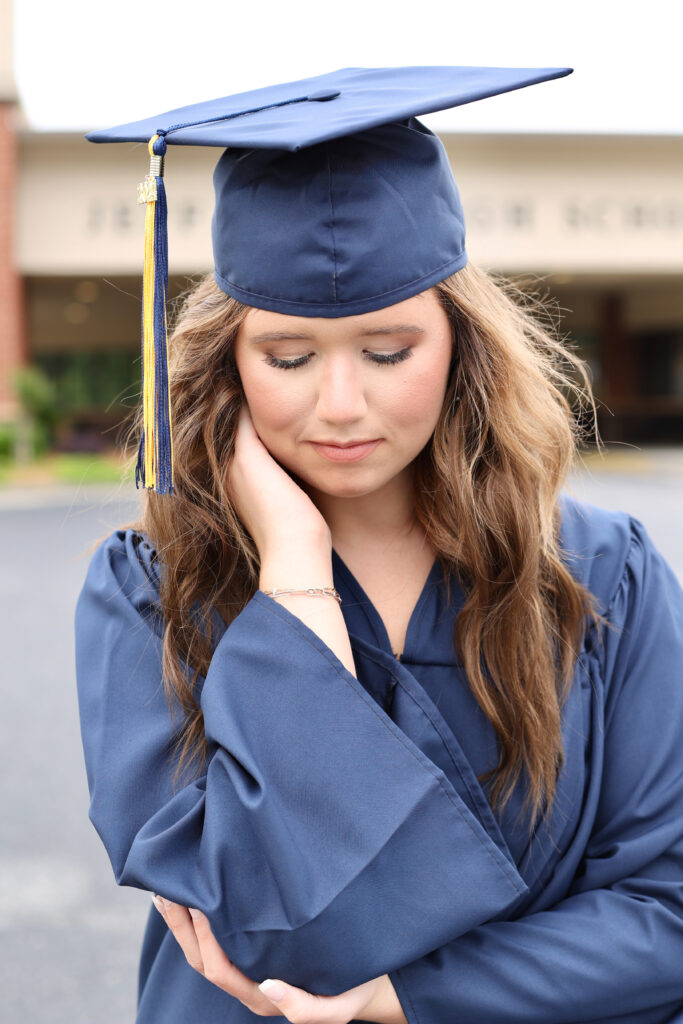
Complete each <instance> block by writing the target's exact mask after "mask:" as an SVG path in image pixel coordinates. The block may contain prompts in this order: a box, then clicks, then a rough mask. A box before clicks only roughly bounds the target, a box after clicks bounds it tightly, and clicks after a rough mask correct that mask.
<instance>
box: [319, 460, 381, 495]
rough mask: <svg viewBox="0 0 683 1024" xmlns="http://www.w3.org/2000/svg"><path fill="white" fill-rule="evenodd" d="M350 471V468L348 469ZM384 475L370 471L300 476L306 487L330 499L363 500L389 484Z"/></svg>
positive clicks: (346, 471)
mask: <svg viewBox="0 0 683 1024" xmlns="http://www.w3.org/2000/svg"><path fill="white" fill-rule="evenodd" d="M349 469H350V467H349ZM389 479H393V474H392V476H391V477H389V478H387V477H386V475H385V474H384V473H381V474H380V473H378V472H377V471H374V472H373V471H370V472H365V473H360V472H353V471H351V472H349V471H348V469H347V470H345V471H344V472H343V473H341V472H339V471H337V472H327V473H326V472H318V473H306V474H302V475H301V480H302V482H303V483H304V484H306V485H307V486H308V487H313V488H315V490H316V491H320V493H321V494H327V495H329V496H330V497H331V498H363V497H365V496H366V495H368V494H373V493H374V492H375V491H378V490H380V489H381V488H382V487H384V486H385V484H387V483H388V482H389Z"/></svg>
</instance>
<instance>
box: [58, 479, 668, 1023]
mask: <svg viewBox="0 0 683 1024" xmlns="http://www.w3.org/2000/svg"><path fill="white" fill-rule="evenodd" d="M560 507H561V511H562V526H561V538H560V539H561V544H562V548H563V550H564V555H563V557H565V558H566V561H567V564H568V566H569V568H570V570H571V572H572V573H573V574H574V576H575V577H576V578H578V579H580V580H581V581H582V582H584V583H585V584H586V585H587V586H588V587H589V589H590V590H591V591H592V592H593V593H595V594H596V596H597V597H598V600H599V605H600V610H601V611H602V612H603V613H604V614H606V615H607V616H608V617H609V619H610V621H612V622H613V623H614V624H615V626H616V627H617V629H616V630H614V631H613V630H607V631H605V630H600V634H599V635H598V634H597V633H596V631H595V630H594V629H590V630H589V631H588V632H587V635H586V638H585V641H584V644H583V647H582V650H581V652H580V654H579V657H578V658H577V661H576V665H575V675H574V679H573V683H572V689H571V693H570V696H569V698H568V701H567V703H566V704H565V706H564V709H563V740H564V748H565V755H566V757H565V765H564V768H563V771H562V773H561V775H560V778H559V781H558V791H557V796H556V799H555V802H554V804H553V808H552V810H551V813H549V814H548V813H545V814H543V813H542V814H540V815H539V818H538V820H537V821H536V822H535V825H534V829H533V835H532V838H531V839H529V828H528V826H529V822H528V818H526V817H523V818H521V820H517V816H518V814H519V812H520V808H521V806H522V803H523V800H524V779H523V778H522V779H521V780H520V783H519V785H518V787H517V789H516V790H515V792H514V794H513V797H512V799H511V800H510V801H509V803H508V804H507V806H506V808H505V811H504V813H503V814H502V815H501V816H500V817H499V818H496V817H495V816H494V814H493V812H492V810H491V807H490V804H489V802H488V800H487V797H486V793H485V790H484V788H483V787H482V785H481V784H480V783H479V782H478V781H477V776H478V775H480V774H481V773H483V772H485V771H487V770H489V769H490V768H492V767H493V766H494V765H495V763H496V760H497V756H498V748H497V739H496V736H495V733H494V730H493V728H492V727H491V725H490V723H489V722H488V720H487V719H486V717H485V716H484V715H483V713H482V712H481V710H480V708H479V707H478V705H477V704H476V701H475V700H474V699H473V697H472V695H471V693H470V690H469V687H468V683H467V680H466V677H465V675H464V671H463V667H462V665H461V664H459V663H458V661H457V659H456V657H455V655H454V652H453V646H452V640H451V634H452V627H453V622H454V619H455V616H456V615H457V612H458V610H459V608H460V607H461V606H462V604H463V601H464V595H463V592H462V590H461V589H460V587H459V585H458V584H457V581H455V580H452V586H453V591H452V595H451V602H450V605H449V604H448V603H447V601H446V594H445V588H444V585H443V579H442V572H441V569H440V567H439V564H438V562H436V563H435V564H434V566H433V567H432V570H431V573H430V575H429V577H428V579H427V581H426V583H425V586H424V589H423V591H422V593H421V595H420V598H419V600H418V602H417V604H416V607H415V609H414V611H413V614H412V617H411V619H410V622H409V625H408V629H407V635H406V640H405V647H404V652H403V655H402V657H401V659H400V660H397V659H396V658H395V657H394V656H393V654H392V651H391V647H390V644H389V639H388V636H387V633H386V630H385V628H384V626H383V623H382V621H381V619H380V617H379V615H378V613H377V611H376V609H375V608H374V607H373V605H372V604H371V602H370V601H369V599H368V598H367V595H366V594H365V593H364V592H363V590H362V589H361V587H360V585H359V584H358V582H357V581H356V580H355V578H354V577H353V575H352V574H351V572H350V571H349V569H348V568H347V567H346V566H345V565H344V563H343V562H342V560H341V559H340V558H339V556H338V555H337V553H336V552H333V575H334V583H335V586H336V587H337V589H338V590H339V592H340V594H341V596H342V601H343V603H342V605H341V608H342V612H343V614H344V618H345V621H346V624H347V627H348V630H349V636H350V639H351V645H352V649H353V654H354V660H355V665H356V669H357V677H358V678H356V677H354V676H353V675H352V674H351V673H350V672H349V671H348V670H347V669H346V668H345V667H344V666H343V665H342V664H341V662H340V661H339V660H338V658H337V657H336V655H335V654H334V653H333V652H332V651H331V650H330V648H328V647H327V645H326V644H325V643H324V642H323V641H322V640H321V639H320V638H319V637H318V636H317V635H316V634H315V633H314V632H313V631H312V630H310V629H309V628H308V627H307V626H306V625H305V624H304V623H303V622H302V621H301V620H300V619H299V618H298V617H296V616H295V615H293V614H292V613H291V612H289V611H288V610H287V609H286V608H285V607H284V606H282V605H280V604H279V603H278V602H276V601H274V600H272V599H271V598H269V597H266V596H265V595H264V594H263V593H262V592H261V591H257V592H256V594H255V595H254V597H253V598H252V599H251V600H250V601H249V602H248V604H247V605H246V607H245V608H244V609H243V610H242V611H241V613H240V614H239V616H238V617H237V618H236V619H235V620H234V621H233V622H232V623H231V625H230V626H229V628H228V629H225V626H224V624H223V629H222V635H221V636H220V639H219V640H218V643H217V645H216V647H215V651H214V653H213V657H212V660H211V664H210V667H209V669H208V671H207V673H206V676H205V677H204V678H202V679H201V680H200V688H201V689H200V697H199V699H200V702H201V707H202V710H203V714H204V724H205V730H206V736H207V740H208V743H209V759H208V763H207V766H206V769H205V771H204V773H203V774H202V776H201V777H200V778H197V779H196V780H195V781H192V782H190V783H189V784H185V785H182V786H180V787H179V788H178V789H176V790H175V791H174V790H173V788H172V784H171V782H172V775H173V770H174V767H175V763H174V762H173V760H172V758H171V756H170V739H171V720H170V716H169V709H168V705H167V701H166V696H165V693H164V690H163V685H162V682H161V642H160V636H161V633H160V628H159V624H158V619H157V617H156V616H155V612H156V610H157V609H158V587H159V571H160V569H159V563H158V560H157V559H156V557H155V553H154V551H153V549H152V548H151V546H150V544H149V541H148V539H147V538H146V537H145V536H144V534H140V533H137V532H135V531H133V530H131V529H127V530H117V531H115V532H114V533H112V534H111V536H110V537H109V538H108V539H107V540H106V541H105V542H104V543H102V544H101V545H100V547H99V548H98V549H97V550H96V552H95V554H94V556H93V558H92V560H91V563H90V565H89V568H88V571H87V575H86V579H85V582H84V585H83V588H82V591H81V593H80V596H79V599H78V603H77V607H76V669H77V683H78V696H79V707H80V715H81V732H82V739H83V747H84V753H85V763H86V769H87V775H88V784H89V789H90V795H91V803H90V819H91V821H92V822H93V824H94V826H95V828H96V829H97V831H98V833H99V835H100V837H101V839H102V841H103V843H104V845H105V847H106V849H107V852H108V855H109V858H110V860H111V864H112V867H113V870H114V875H115V878H116V881H117V883H118V884H120V885H132V886H137V887H140V888H143V889H147V890H150V891H154V892H158V893H160V894H161V895H162V896H165V897H167V898H169V899H171V900H173V901H175V902H177V903H180V904H183V905H184V906H193V907H198V908H199V909H201V910H202V911H204V913H205V914H206V915H207V916H208V918H209V921H210V923H211V927H212V930H213V933H214V935H215V937H216V939H217V940H218V942H219V943H220V944H221V946H222V947H223V949H224V950H225V952H226V954H227V955H228V956H229V957H230V959H231V960H233V961H234V963H235V964H236V965H237V966H238V967H239V968H240V969H241V970H242V971H244V973H245V974H247V975H248V976H249V977H251V978H253V979H254V980H255V981H261V980H263V978H266V977H274V978H282V979H283V980H284V981H288V982H290V983H291V984H294V985H297V986H300V987H302V988H305V989H306V990H307V991H311V992H323V993H327V994H336V993H339V992H342V991H345V990H346V989H348V988H351V987H353V986H355V985H358V984H360V983H362V982H364V981H367V980H368V979H370V978H374V977H377V976H378V975H381V974H384V973H389V975H390V978H391V980H392V983H393V984H394V987H395V988H396V991H397V994H398V997H399V999H400V1001H401V1004H402V1007H403V1010H404V1013H405V1015H406V1017H407V1019H408V1021H410V1024H455V1022H458V1024H467V1022H487V1024H505V1022H510V1024H513V1022H514V1024H522V1022H525V1024H529V1022H539V1024H540V1022H543V1024H562V1022H578V1021H589V1020H590V1021H611V1022H623V1024H626V1022H633V1024H659V1022H664V1021H668V1022H674V1021H683V743H682V742H681V725H682V724H683V667H682V666H683V592H682V591H681V587H680V585H679V583H678V581H677V579H676V577H675V575H674V573H673V571H672V569H671V568H670V566H669V565H668V564H667V562H666V561H665V559H664V558H663V556H662V555H661V553H660V552H659V551H658V550H657V548H656V547H655V546H654V544H653V542H652V540H651V539H650V537H649V536H648V534H647V531H646V530H645V528H644V526H643V524H642V523H641V522H639V521H638V520H637V519H635V518H634V517H633V516H630V515H628V514H627V513H624V512H611V511H607V510H604V509H600V508H597V507H596V506H593V505H589V504H587V503H584V502H579V501H577V500H576V499H574V498H571V497H570V496H569V495H567V494H563V495H562V496H561V499H560ZM177 721H179V719H177V720H176V724H177ZM138 997H139V998H138V1017H137V1021H138V1024H157V1022H162V1021H163V1022H164V1024H186V1022H187V1021H188V1020H196V1021H197V1022H200V1024H204V1022H207V1024H208V1022H209V1021H214V1020H221V1021H223V1022H226V1024H247V1022H253V1021H255V1020H257V1019H261V1018H258V1017H257V1016H256V1015H255V1014H252V1013H251V1011H249V1010H247V1009H246V1007H244V1006H243V1005H242V1004H241V1003H240V1002H239V1001H238V1000H236V999H234V998H233V997H232V996H230V995H228V994H227V993H225V992H223V991H222V990H220V989H218V988H217V987H216V986H215V985H212V984H211V983H210V982H208V981H206V979H204V978H203V977H202V976H201V975H200V974H198V973H197V972H196V971H194V970H193V969H192V968H191V967H190V966H189V965H188V964H187V962H186V960H185V957H184V955H183V953H182V951H181V949H180V947H179V946H178V944H177V943H176V940H175V939H174V937H173V935H172V934H171V932H170V931H169V930H168V929H167V926H166V925H165V924H164V922H163V920H162V918H161V917H160V915H159V914H158V913H157V911H156V910H155V909H154V908H153V907H152V908H151V910H150V915H149V919H148V924H147V928H146V931H145V935H144V939H143V947H142V955H141V962H140V974H139V992H138Z"/></svg>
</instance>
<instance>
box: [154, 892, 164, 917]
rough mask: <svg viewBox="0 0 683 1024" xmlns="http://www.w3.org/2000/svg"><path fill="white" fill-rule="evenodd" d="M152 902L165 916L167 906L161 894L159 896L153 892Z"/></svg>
mask: <svg viewBox="0 0 683 1024" xmlns="http://www.w3.org/2000/svg"><path fill="white" fill-rule="evenodd" d="M152 903H153V904H154V906H155V907H156V908H157V910H158V911H159V913H160V914H161V916H162V917H163V916H164V913H165V908H164V901H163V900H162V898H161V896H157V895H155V894H154V893H153V894H152Z"/></svg>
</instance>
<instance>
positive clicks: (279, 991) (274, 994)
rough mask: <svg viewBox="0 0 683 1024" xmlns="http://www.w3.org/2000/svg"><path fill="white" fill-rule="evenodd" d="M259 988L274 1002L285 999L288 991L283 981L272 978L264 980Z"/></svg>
mask: <svg viewBox="0 0 683 1024" xmlns="http://www.w3.org/2000/svg"><path fill="white" fill-rule="evenodd" d="M259 988H260V989H261V991H262V992H263V994H264V995H265V996H268V998H269V999H270V1000H271V1001H272V1002H274V1003H279V1002H280V1000H281V999H284V997H285V993H286V991H287V990H286V989H285V987H284V985H283V984H282V983H281V982H279V981H274V980H273V979H272V978H266V980H265V981H262V982H261V984H260V985H259Z"/></svg>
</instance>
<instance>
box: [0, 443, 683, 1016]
mask: <svg viewBox="0 0 683 1024" xmlns="http://www.w3.org/2000/svg"><path fill="white" fill-rule="evenodd" d="M623 455H624V457H623V459H622V460H621V462H619V460H618V459H617V460H616V462H615V460H612V461H611V462H609V465H607V464H606V463H603V464H602V465H600V463H599V462H596V460H588V463H587V464H586V467H585V468H584V469H583V470H581V471H580V472H576V473H574V474H573V475H572V477H571V479H570V482H569V487H568V489H569V490H570V492H571V493H573V494H575V495H576V496H577V497H578V498H580V499H582V500H586V501H590V502H592V503H594V504H597V505H602V506H603V507H606V508H614V509H616V508H619V509H623V510H624V511H628V512H631V513H632V514H634V515H636V516H637V517H638V518H639V519H641V520H642V521H643V523H644V524H645V525H646V527H647V529H648V530H649V532H650V534H651V536H652V538H653V540H654V541H655V543H656V544H657V546H658V547H659V548H660V550H661V551H662V553H663V554H664V555H665V557H666V558H668V560H669V561H670V563H671V565H672V566H673V568H674V570H675V571H676V572H677V574H678V576H679V579H681V580H682V581H683V530H681V524H682V523H683V450H682V449H671V450H669V451H668V452H661V451H660V452H659V453H657V452H650V453H647V452H641V453H640V455H638V453H637V452H625V453H623ZM136 511H137V500H136V492H135V490H134V488H133V489H132V491H131V490H127V489H124V488H116V490H115V491H113V492H112V489H111V488H109V487H97V488H95V487H88V488H83V487H82V488H80V489H79V490H73V489H70V488H54V489H50V490H44V489H43V490H26V491H23V492H22V491H14V492H0V564H2V573H1V574H0V643H1V645H2V651H3V655H4V656H3V669H2V679H1V682H0V686H1V698H2V704H1V707H2V714H1V715H0V793H1V798H2V805H1V806H2V814H1V816H0V992H1V994H0V1001H1V1005H2V1009H1V1010H0V1017H1V1018H2V1020H3V1021H4V1022H6V1024H129V1022H130V1024H132V1022H133V1021H134V1018H135V997H136V985H137V966H138V955H139V949H140V941H141V936H142V931H143V928H144V922H145V919H146V916H147V914H148V913H149V907H150V900H149V896H148V895H147V894H146V893H142V892H139V891H137V890H133V889H125V888H118V887H117V886H116V885H115V883H114V879H113V875H112V871H111V867H110V865H109V861H108V859H107V856H106V853H105V851H104V848H103V846H102V844H101V843H100V840H99V838H98V837H97V835H96V833H95V831H94V829H93V828H92V826H91V824H90V822H89V821H88V817H87V813H88V791H87V784H86V777H85V770H84V765H83V755H82V750H81V741H80V732H79V724H78V712H77V702H76V686H75V679H74V654H73V613H74V606H75V602H76V598H77V596H78V592H79V590H80V587H81V584H82V581H83V577H84V575H85V571H86V567H87V564H88V560H89V554H88V549H89V547H90V545H91V544H92V542H93V541H94V540H96V539H98V538H99V537H102V536H104V535H107V534H109V533H110V532H111V531H112V530H113V529H115V528H116V527H117V526H119V525H121V524H123V523H126V522H128V521H130V520H131V519H133V518H134V517H135V515H136ZM202 1024H203V1022H202Z"/></svg>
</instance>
